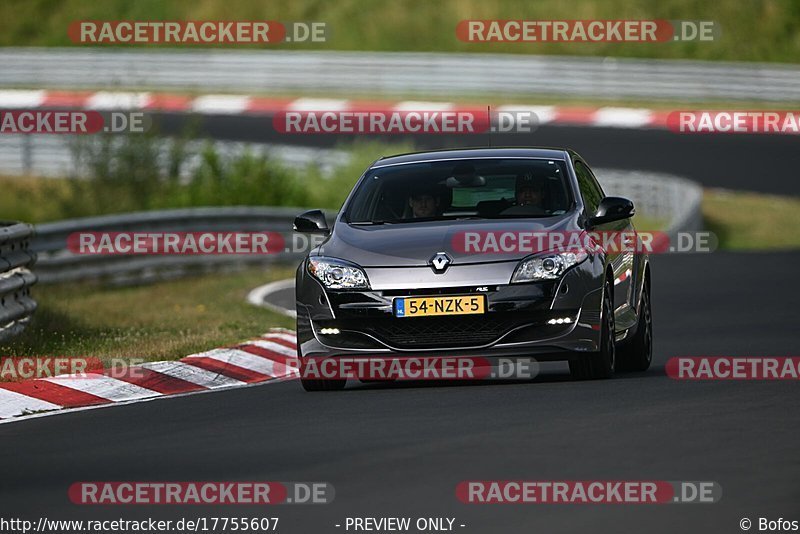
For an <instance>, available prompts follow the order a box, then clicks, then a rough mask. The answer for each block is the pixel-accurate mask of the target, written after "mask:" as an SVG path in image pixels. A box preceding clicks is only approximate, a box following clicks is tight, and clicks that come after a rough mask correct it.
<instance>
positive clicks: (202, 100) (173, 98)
mask: <svg viewBox="0 0 800 534" xmlns="http://www.w3.org/2000/svg"><path fill="white" fill-rule="evenodd" d="M38 107H48V108H57V107H62V108H81V107H85V108H87V109H99V110H106V109H147V110H151V111H166V112H175V113H180V112H183V113H189V112H195V113H200V114H210V115H215V114H223V115H270V114H276V113H282V112H286V111H357V110H358V111H366V110H369V111H374V112H386V113H390V112H405V111H464V112H466V111H473V112H474V111H475V110H477V109H483V108H484V106H479V105H477V104H460V103H453V102H427V101H415V100H403V101H395V102H387V101H369V100H363V101H360V100H346V99H328V98H307V97H306V98H295V99H291V98H279V97H276V98H270V97H250V96H247V95H237V94H208V95H200V96H196V97H191V96H187V95H179V94H171V93H149V92H141V93H140V92H130V91H97V92H93V93H92V92H85V91H47V90H25V89H21V90H2V91H0V108H17V109H31V108H38ZM497 109H498V110H500V111H515V110H527V111H533V112H535V113H536V115H537V116H538V118H539V124H573V125H582V126H589V127H591V126H597V127H622V128H648V129H650V128H657V129H666V127H667V125H666V115H665V114H664V112H661V111H654V110H649V109H638V108H615V107H571V106H566V107H559V106H548V105H535V104H510V105H503V106H499V107H498V108H497Z"/></svg>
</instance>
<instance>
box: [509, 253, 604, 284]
mask: <svg viewBox="0 0 800 534" xmlns="http://www.w3.org/2000/svg"><path fill="white" fill-rule="evenodd" d="M588 257H589V254H588V253H587V252H586V251H585V250H583V249H578V250H570V251H568V252H545V253H542V254H537V255H535V256H530V257H528V258H525V259H524V260H522V261H521V262H520V263H519V265H518V266H517V269H516V270H515V271H514V275H513V276H512V277H511V283H512V284H517V283H520V282H538V281H540V280H557V279H558V278H561V275H563V274H564V273H565V272H566V271H567V269H569V268H570V267H574V266H575V265H578V264H579V263H580V262H582V261H583V260H585V259H586V258H588Z"/></svg>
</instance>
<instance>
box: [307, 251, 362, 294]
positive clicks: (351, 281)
mask: <svg viewBox="0 0 800 534" xmlns="http://www.w3.org/2000/svg"><path fill="white" fill-rule="evenodd" d="M308 272H309V273H311V275H312V276H313V277H314V278H316V279H317V280H319V281H320V282H322V285H324V286H325V288H326V289H369V281H368V280H367V273H365V272H364V269H362V268H361V267H358V266H357V265H353V264H352V263H349V262H346V261H344V260H340V259H336V258H324V257H318V258H309V259H308Z"/></svg>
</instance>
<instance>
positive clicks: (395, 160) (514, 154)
mask: <svg viewBox="0 0 800 534" xmlns="http://www.w3.org/2000/svg"><path fill="white" fill-rule="evenodd" d="M481 158H547V159H557V160H566V159H567V158H568V154H567V150H566V149H564V148H538V147H535V148H534V147H531V148H457V149H453V150H433V151H430V152H412V153H408V154H398V155H395V156H387V157H383V158H381V159H379V160H378V161H376V162H375V163H373V164H372V167H370V168H373V169H374V168H378V167H388V166H390V165H402V164H405V163H416V162H422V161H448V160H459V159H481Z"/></svg>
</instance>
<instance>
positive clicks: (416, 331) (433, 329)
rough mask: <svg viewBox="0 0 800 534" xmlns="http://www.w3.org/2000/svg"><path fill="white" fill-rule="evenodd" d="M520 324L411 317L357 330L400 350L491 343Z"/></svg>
mask: <svg viewBox="0 0 800 534" xmlns="http://www.w3.org/2000/svg"><path fill="white" fill-rule="evenodd" d="M518 324H519V321H515V320H513V319H512V318H511V317H510V316H500V317H491V316H486V315H480V316H474V317H467V316H463V315H462V316H459V317H413V318H411V317H409V318H405V319H397V318H386V319H378V320H370V321H369V322H368V323H367V324H362V325H359V326H358V327H357V328H356V329H357V330H359V331H361V332H364V333H365V334H370V335H372V336H374V337H376V338H378V339H379V340H380V341H382V342H384V343H386V344H388V345H391V346H393V347H397V348H409V349H410V348H437V347H468V346H474V345H486V344H489V343H491V342H493V341H495V340H497V339H498V338H500V337H501V336H502V335H503V334H505V333H506V332H508V331H509V330H511V329H512V328H514V327H515V326H517V325H518Z"/></svg>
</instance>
